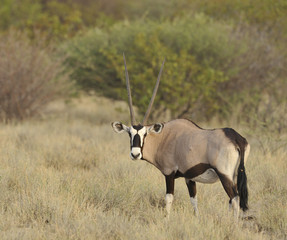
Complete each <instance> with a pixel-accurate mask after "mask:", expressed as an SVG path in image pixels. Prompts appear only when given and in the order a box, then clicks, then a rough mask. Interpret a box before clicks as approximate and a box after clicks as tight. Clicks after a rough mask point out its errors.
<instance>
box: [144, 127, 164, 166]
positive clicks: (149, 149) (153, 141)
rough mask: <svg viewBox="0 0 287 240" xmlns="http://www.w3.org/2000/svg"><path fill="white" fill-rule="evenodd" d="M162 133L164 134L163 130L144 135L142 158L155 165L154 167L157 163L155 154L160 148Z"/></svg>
mask: <svg viewBox="0 0 287 240" xmlns="http://www.w3.org/2000/svg"><path fill="white" fill-rule="evenodd" d="M163 131H164V129H163ZM163 135H164V133H163V132H161V133H160V134H155V133H151V134H149V135H147V136H146V138H145V141H144V145H143V150H142V153H143V159H144V160H146V161H147V162H149V163H151V164H153V165H155V166H156V167H157V164H156V159H157V154H158V152H159V149H160V145H161V142H162V139H163Z"/></svg>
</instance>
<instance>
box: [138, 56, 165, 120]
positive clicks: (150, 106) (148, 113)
mask: <svg viewBox="0 0 287 240" xmlns="http://www.w3.org/2000/svg"><path fill="white" fill-rule="evenodd" d="M164 62H165V59H164V60H163V62H162V65H161V69H160V71H159V74H158V77H157V81H156V84H155V87H154V90H153V93H152V97H151V99H150V102H149V105H148V109H147V111H146V113H145V116H144V119H143V122H142V125H145V124H146V123H147V120H148V117H149V115H150V110H151V108H152V105H153V102H154V99H155V96H156V93H157V89H158V86H159V82H160V77H161V73H162V69H163V65H164Z"/></svg>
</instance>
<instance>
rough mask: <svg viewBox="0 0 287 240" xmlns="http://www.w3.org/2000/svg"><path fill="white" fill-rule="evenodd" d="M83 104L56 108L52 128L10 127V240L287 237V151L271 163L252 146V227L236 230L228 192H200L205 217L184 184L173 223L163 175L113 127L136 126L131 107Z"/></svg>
mask: <svg viewBox="0 0 287 240" xmlns="http://www.w3.org/2000/svg"><path fill="white" fill-rule="evenodd" d="M79 101H80V104H78V103H70V104H68V105H64V104H61V103H55V104H53V105H51V106H50V108H49V109H48V110H47V111H46V114H45V116H44V118H43V120H42V121H39V120H38V121H36V120H30V121H27V122H23V123H22V124H19V125H0V188H1V194H0V231H1V232H0V236H1V239H252V240H253V239H286V238H287V210H286V205H287V175H286V169H287V161H286V150H285V149H283V148H280V149H278V150H277V151H276V152H273V154H271V152H270V151H268V150H267V152H266V153H265V154H263V151H262V150H261V147H260V144H258V139H253V138H252V136H249V137H248V139H249V140H250V142H251V147H252V151H251V154H250V157H249V159H248V162H247V165H246V169H247V176H248V180H249V191H250V211H249V213H248V215H247V218H246V219H244V220H239V221H238V222H236V221H234V218H233V216H232V214H231V213H229V211H228V197H227V195H226V194H225V192H224V190H223V188H222V186H221V184H220V183H216V184H213V185H203V184H198V201H199V211H200V214H201V217H200V218H196V217H195V216H194V215H193V210H192V206H191V204H190V202H189V197H188V191H187V189H186V186H185V183H184V180H182V179H179V180H177V181H176V188H175V201H174V204H173V209H172V213H171V216H170V220H169V221H166V220H165V219H164V215H165V209H164V196H165V183H164V178H163V176H162V175H161V173H160V172H159V171H158V170H157V169H156V168H154V167H153V166H151V165H149V164H147V163H145V162H142V161H137V162H133V161H131V160H130V159H129V155H128V151H129V141H128V136H126V135H117V134H115V133H114V132H113V130H112V128H111V126H110V122H111V121H113V120H123V121H125V122H126V123H127V122H128V119H129V116H128V114H127V113H128V112H127V111H128V110H127V106H126V105H124V104H122V103H114V102H109V101H106V100H103V99H102V100H99V99H96V100H91V99H87V98H83V99H80V100H79ZM115 109H117V111H115ZM212 127H214V126H212ZM240 132H242V133H243V135H244V130H243V129H241V131H240ZM251 135H252V134H251ZM263 137H264V136H262V138H263ZM265 147H266V148H267V149H268V146H265Z"/></svg>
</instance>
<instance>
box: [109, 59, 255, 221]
mask: <svg viewBox="0 0 287 240" xmlns="http://www.w3.org/2000/svg"><path fill="white" fill-rule="evenodd" d="M123 57H124V64H125V76H126V85H127V92H128V103H129V109H130V117H131V126H130V127H128V126H126V125H124V124H122V123H121V122H113V123H112V127H113V129H114V130H115V131H116V132H117V133H122V132H127V133H128V134H129V137H130V157H131V159H132V160H138V159H141V160H145V161H147V162H149V163H151V164H153V165H154V166H155V167H157V168H158V169H159V170H160V171H161V172H162V174H163V175H164V176H165V182H166V197H165V202H166V211H167V217H169V214H170V209H171V205H172V202H173V194H174V181H175V179H176V178H178V177H184V178H185V181H186V185H187V188H188V191H189V196H190V201H191V203H192V206H193V208H194V211H195V214H196V215H198V208H197V197H196V182H199V183H214V182H216V181H217V180H218V179H219V180H220V181H221V183H222V186H223V188H224V190H225V192H226V193H227V195H228V197H229V199H230V200H229V207H230V208H232V209H233V211H234V215H235V217H236V218H237V217H238V216H239V207H240V208H241V209H242V210H243V211H246V210H247V209H248V205H247V202H248V190H247V177H246V173H245V166H244V164H245V162H246V159H247V157H248V155H249V151H250V145H249V144H248V143H247V141H246V139H245V138H244V137H242V136H241V135H240V134H239V133H237V132H236V131H235V130H233V129H232V128H219V129H203V128H201V127H199V126H198V125H196V124H195V123H193V122H192V121H190V120H187V119H175V120H172V121H169V122H166V123H155V124H147V120H148V117H149V115H150V111H151V108H152V105H153V102H154V99H155V96H156V93H157V89H158V86H159V82H160V77H161V73H162V69H163V66H164V61H163V63H162V66H161V69H160V72H159V75H158V78H157V82H156V85H155V88H154V91H153V95H152V98H151V100H150V103H149V106H148V109H147V111H146V114H145V116H144V119H143V121H142V122H141V123H138V124H137V123H136V120H135V114H134V110H133V105H132V97H131V90H130V83H129V75H128V70H127V65H126V59H125V55H123Z"/></svg>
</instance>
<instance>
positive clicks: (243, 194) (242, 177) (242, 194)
mask: <svg viewBox="0 0 287 240" xmlns="http://www.w3.org/2000/svg"><path fill="white" fill-rule="evenodd" d="M244 152H245V147H244V148H241V147H240V153H239V154H240V164H239V167H238V175H237V190H238V194H239V198H240V202H239V205H240V208H241V209H242V210H243V211H246V210H248V189H247V176H246V173H245V166H244Z"/></svg>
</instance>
